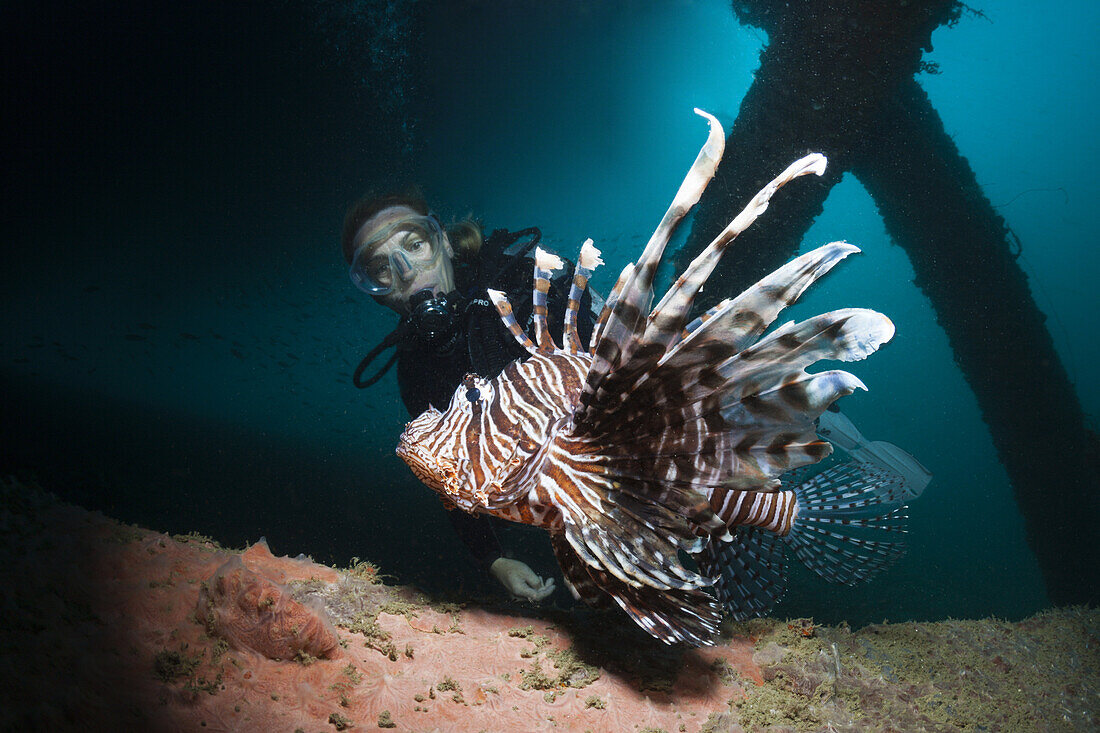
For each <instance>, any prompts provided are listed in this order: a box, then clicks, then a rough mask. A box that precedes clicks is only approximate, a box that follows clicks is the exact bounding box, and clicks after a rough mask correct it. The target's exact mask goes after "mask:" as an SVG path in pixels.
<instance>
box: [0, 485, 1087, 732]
mask: <svg viewBox="0 0 1100 733" xmlns="http://www.w3.org/2000/svg"><path fill="white" fill-rule="evenodd" d="M0 601H2V605H0V607H2V609H3V614H4V622H3V623H2V624H0V652H2V653H0V674H2V679H3V684H2V686H0V690H2V692H0V729H3V730H20V731H23V730H50V731H57V730H92V731H97V730H114V729H125V730H141V731H205V730H210V731H253V730H255V731H286V732H287V733H292V732H294V731H299V730H300V731H307V732H309V733H317V732H319V731H326V732H327V731H333V730H376V729H379V728H389V729H394V730H399V731H543V730H565V731H593V732H595V731H626V732H633V731H649V732H650V733H652V732H654V731H668V732H669V733H671V732H672V731H690V732H692V733H694V732H696V731H711V732H718V731H742V730H776V731H778V730H809V731H872V730H892V731H952V730H984V731H1062V730H1067V731H1091V730H1097V729H1098V728H1100V722H1097V717H1096V716H1097V714H1098V712H1100V612H1098V611H1096V610H1095V609H1091V610H1090V609H1082V608H1067V609H1058V610H1052V611H1049V612H1046V613H1042V614H1039V615H1037V616H1034V617H1032V618H1029V619H1025V620H1023V621H1020V622H1007V621H999V620H981V621H941V622H936V623H904V624H882V625H874V626H868V627H865V628H863V629H860V630H858V631H852V630H850V629H848V628H845V627H825V626H818V625H815V624H814V623H813V622H812V620H810V619H787V620H779V619H760V620H756V621H753V622H749V623H745V624H731V625H730V626H729V627H728V628H727V629H726V632H727V633H726V634H724V636H723V640H722V642H721V643H720V644H719V645H718V646H715V647H708V648H703V649H687V648H682V647H666V646H664V645H663V644H661V643H660V642H657V641H654V640H652V639H650V638H649V637H648V636H647V635H645V634H644V633H643V632H641V631H640V630H639V629H637V628H636V627H634V625H633V624H632V623H631V622H630V621H629V619H627V618H626V616H625V615H623V614H621V613H618V612H593V611H584V610H580V611H572V612H564V611H553V610H540V609H535V608H530V609H525V608H524V607H521V606H516V605H504V604H496V603H492V602H477V601H473V600H470V601H465V602H459V603H456V602H453V601H451V602H441V601H439V600H438V599H431V598H428V597H426V596H424V595H423V594H421V593H419V592H418V591H416V590H415V589H412V588H407V587H398V586H390V585H386V584H384V583H383V582H382V578H381V576H380V575H379V571H378V569H377V568H376V567H374V566H373V565H371V564H370V563H367V562H356V563H354V564H353V565H352V567H350V568H346V569H343V570H337V569H334V568H330V567H326V566H324V565H319V564H316V563H313V562H312V561H310V560H309V559H308V558H304V557H300V558H298V559H291V558H287V557H275V556H273V555H272V553H271V552H270V550H269V549H268V547H267V545H266V544H264V543H257V544H255V545H253V546H251V547H249V548H247V549H246V550H244V551H243V552H242V551H233V550H227V549H224V548H221V547H220V546H218V545H217V544H216V543H215V542H213V541H211V540H209V539H207V538H203V537H199V536H196V535H191V536H175V537H172V536H169V535H165V534H161V533H157V532H152V531H149V530H145V529H141V528H138V527H132V526H128V525H124V524H120V523H118V522H115V521H114V520H111V519H109V518H107V517H104V516H103V515H101V514H99V513H95V512H88V511H86V510H84V509H81V508H78V507H74V506H71V505H68V504H65V503H63V502H61V501H59V500H57V499H56V498H55V497H53V496H52V495H51V494H49V493H47V492H44V491H41V490H39V489H37V488H30V487H27V486H24V485H22V484H20V483H18V482H15V481H6V482H3V483H2V485H0Z"/></svg>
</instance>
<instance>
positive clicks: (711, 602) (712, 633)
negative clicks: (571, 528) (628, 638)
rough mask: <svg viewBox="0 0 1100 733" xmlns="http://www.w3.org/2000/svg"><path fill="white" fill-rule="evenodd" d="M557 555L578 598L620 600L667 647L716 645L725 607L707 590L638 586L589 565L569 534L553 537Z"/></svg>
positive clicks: (599, 602) (597, 602)
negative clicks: (672, 645)
mask: <svg viewBox="0 0 1100 733" xmlns="http://www.w3.org/2000/svg"><path fill="white" fill-rule="evenodd" d="M552 542H553V546H554V554H555V556H556V557H557V559H558V564H559V565H560V566H561V569H562V573H563V574H564V576H565V579H566V582H567V583H568V585H569V587H570V589H571V590H572V591H573V593H574V596H575V597H577V598H579V599H580V600H583V601H585V602H586V603H589V604H590V605H593V606H596V607H607V606H609V605H610V602H611V601H614V603H615V604H617V605H618V606H619V607H620V608H622V609H623V610H624V611H626V613H627V614H628V615H629V616H630V618H632V619H633V620H634V622H635V623H636V624H638V625H639V626H641V627H642V628H643V629H645V630H646V631H647V632H648V633H649V634H650V635H651V636H653V637H654V638H657V639H660V640H661V641H663V642H664V643H666V644H674V643H676V642H684V643H686V644H690V645H692V646H702V645H709V644H713V643H714V639H715V637H716V636H717V634H718V625H719V624H720V623H721V621H722V608H721V606H720V605H719V603H718V602H717V601H716V600H715V598H714V597H713V596H711V595H710V594H709V593H707V592H706V591H703V590H695V589H692V590H658V589H656V588H651V587H649V586H644V585H643V586H638V587H636V586H632V585H629V584H627V583H624V582H622V581H621V580H619V579H618V578H616V577H614V576H613V575H611V574H610V573H607V572H605V571H603V570H601V569H600V568H598V567H593V566H592V565H589V564H588V563H586V562H584V561H583V560H582V559H581V558H580V557H579V556H578V555H577V554H576V552H575V551H574V549H573V547H572V545H570V543H569V542H568V540H566V538H565V536H564V535H561V534H558V535H556V536H553V537H552Z"/></svg>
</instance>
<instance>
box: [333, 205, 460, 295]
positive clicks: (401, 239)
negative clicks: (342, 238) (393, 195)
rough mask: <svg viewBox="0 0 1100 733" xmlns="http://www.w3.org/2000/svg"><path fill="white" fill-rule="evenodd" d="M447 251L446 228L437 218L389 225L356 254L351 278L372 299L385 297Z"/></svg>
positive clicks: (373, 235)
mask: <svg viewBox="0 0 1100 733" xmlns="http://www.w3.org/2000/svg"><path fill="white" fill-rule="evenodd" d="M444 249H445V245H444V237H443V228H442V227H440V226H439V222H438V221H437V220H436V218H435V217H434V216H410V217H405V218H403V219H398V220H397V221H395V222H393V223H391V224H388V225H386V226H384V227H382V228H381V229H379V230H378V231H377V232H375V233H374V234H372V235H371V236H370V237H369V238H368V239H366V240H364V241H363V243H362V244H360V245H359V246H358V247H357V248H356V250H355V256H354V257H353V258H352V261H351V268H350V269H349V270H348V274H349V275H350V276H351V281H352V282H353V283H355V287H357V288H359V289H360V290H362V291H363V292H365V293H367V294H369V295H385V294H387V293H389V292H390V291H391V290H393V289H394V287H396V286H397V284H398V283H399V282H411V281H412V279H413V278H414V277H416V274H417V273H418V272H422V271H424V270H427V269H430V268H432V267H434V266H435V265H436V263H438V262H439V259H440V256H441V254H442V253H443V251H444Z"/></svg>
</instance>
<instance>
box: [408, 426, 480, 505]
mask: <svg viewBox="0 0 1100 733" xmlns="http://www.w3.org/2000/svg"><path fill="white" fill-rule="evenodd" d="M397 455H398V456H399V457H400V458H401V460H403V461H405V463H406V465H408V467H409V469H411V470H412V472H413V475H415V476H416V477H417V478H418V479H420V480H421V481H422V482H423V483H424V484H425V485H427V486H428V488H430V489H432V490H434V491H436V492H438V493H439V494H442V495H443V496H445V497H446V498H447V499H449V500H450V501H451V502H453V503H454V504H456V505H457V506H458V507H459V508H460V509H463V510H465V511H467V512H471V513H472V512H474V511H476V509H477V505H476V503H475V502H474V501H472V500H471V499H470V498H469V497H467V496H466V495H465V493H464V492H462V491H461V489H462V486H463V480H462V478H461V476H460V475H459V470H458V467H457V465H456V464H455V462H454V461H453V460H451V459H449V458H447V457H445V456H437V455H433V454H432V453H431V452H429V451H428V450H425V449H424V448H421V447H420V446H419V445H417V444H415V443H413V442H411V441H409V440H407V439H406V438H405V436H404V435H402V436H401V440H400V442H398V444H397Z"/></svg>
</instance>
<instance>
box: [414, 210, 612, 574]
mask: <svg viewBox="0 0 1100 733" xmlns="http://www.w3.org/2000/svg"><path fill="white" fill-rule="evenodd" d="M510 239H511V238H510V237H509V236H508V233H507V232H505V231H503V230H497V231H495V232H493V234H492V235H491V236H490V237H489V238H488V239H487V240H486V242H485V244H484V246H483V247H482V252H481V255H480V258H479V260H478V261H477V262H475V263H473V264H470V265H464V266H460V267H458V268H456V272H455V279H456V281H457V295H458V303H459V306H460V307H459V310H458V312H457V313H456V328H455V331H454V332H453V333H452V334H451V335H450V337H449V338H446V339H441V340H440V341H442V343H441V344H439V343H437V344H436V345H431V344H425V343H423V342H422V341H420V340H418V339H416V338H415V337H408V338H405V339H403V340H402V341H401V342H400V343H399V344H398V345H397V383H398V386H399V387H400V390H401V399H402V400H403V401H404V403H405V407H406V409H408V411H409V414H410V415H412V416H416V415H419V414H420V413H422V412H423V411H424V410H426V409H428V405H429V404H430V405H433V406H434V407H436V408H437V409H440V410H445V409H446V408H447V405H448V403H449V402H450V401H451V397H452V396H453V395H454V392H455V389H457V388H458V385H459V384H460V383H461V382H462V378H463V377H465V376H466V375H467V374H469V373H474V374H477V375H479V376H481V377H485V378H492V377H495V376H497V375H498V374H500V372H501V371H502V370H503V369H504V367H505V366H506V365H507V364H509V363H510V362H512V361H515V360H516V359H522V358H524V357H526V356H527V352H526V351H525V350H524V349H523V347H522V346H520V345H519V344H518V343H516V340H515V338H514V337H513V336H512V334H510V333H509V332H508V329H506V328H505V327H504V324H503V323H502V322H501V320H500V315H499V314H498V313H497V310H496V308H495V307H494V306H493V304H492V303H491V302H490V301H489V297H488V295H486V293H485V290H486V288H493V289H494V290H500V291H502V292H503V293H504V294H505V295H507V297H508V300H509V302H510V303H511V304H512V308H513V309H514V312H515V315H516V319H517V320H518V321H519V323H520V325H522V326H523V327H524V330H526V331H527V333H528V334H531V333H533V329H532V328H531V315H532V303H531V289H532V286H533V282H534V281H533V271H534V260H533V259H531V258H530V257H522V258H521V257H518V256H515V255H507V254H504V253H503V249H505V248H506V247H507V246H508V243H509V240H510ZM553 275H554V276H555V277H554V279H553V280H551V282H550V291H549V293H548V296H547V306H548V311H549V319H548V320H549V325H550V332H551V333H552V334H553V336H554V340H555V342H556V343H557V344H558V345H559V346H560V345H561V331H562V319H563V317H564V314H565V306H566V304H567V303H568V299H569V286H570V283H571V282H572V277H573V264H572V263H571V262H568V261H567V262H566V263H565V267H564V268H562V269H561V270H557V271H555V272H554V273H553ZM590 302H591V300H590V298H589V296H588V293H587V292H586V293H585V297H584V299H583V300H582V302H581V307H580V312H579V313H578V317H577V330H578V332H579V334H580V337H581V343H583V344H587V343H588V339H589V337H590V336H591V334H592V327H593V318H592V309H591V305H590ZM447 514H448V515H449V516H450V518H451V524H452V525H453V526H454V528H455V531H456V532H457V533H458V535H459V537H460V538H461V539H462V541H463V543H464V544H465V545H466V546H467V547H468V548H469V550H470V552H471V553H472V554H473V555H474V557H475V558H477V560H478V562H480V563H482V564H483V565H488V564H489V563H492V562H493V560H495V559H497V558H498V557H501V556H502V555H503V554H504V553H503V551H502V549H501V546H500V541H499V540H498V539H497V536H496V532H495V531H494V530H493V523H494V522H500V521H502V520H498V519H495V518H492V517H487V516H484V515H480V516H473V515H470V514H467V513H465V512H462V511H450V512H448V513H447Z"/></svg>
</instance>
